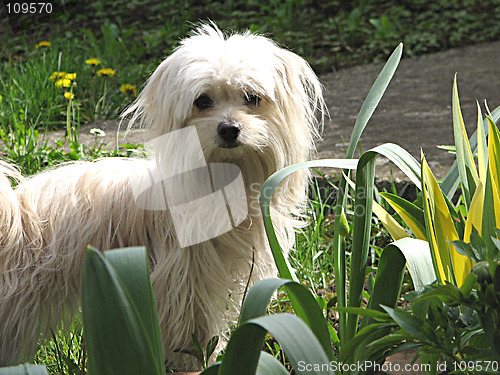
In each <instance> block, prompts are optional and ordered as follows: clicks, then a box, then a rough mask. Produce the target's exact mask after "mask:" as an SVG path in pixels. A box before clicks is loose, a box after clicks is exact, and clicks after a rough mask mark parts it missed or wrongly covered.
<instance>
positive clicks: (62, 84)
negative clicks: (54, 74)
mask: <svg viewBox="0 0 500 375" xmlns="http://www.w3.org/2000/svg"><path fill="white" fill-rule="evenodd" d="M55 85H56V87H58V88H60V87H70V86H71V80H70V79H67V78H61V79H58V80H57V81H56V83H55Z"/></svg>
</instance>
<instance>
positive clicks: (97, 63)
mask: <svg viewBox="0 0 500 375" xmlns="http://www.w3.org/2000/svg"><path fill="white" fill-rule="evenodd" d="M100 63H101V60H99V59H96V58H92V59H88V60H85V64H87V65H94V66H95V65H99V64H100Z"/></svg>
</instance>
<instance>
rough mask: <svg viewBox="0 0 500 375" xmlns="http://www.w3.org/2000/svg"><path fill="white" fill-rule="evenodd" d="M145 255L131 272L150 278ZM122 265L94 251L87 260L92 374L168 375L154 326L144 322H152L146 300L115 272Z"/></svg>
mask: <svg viewBox="0 0 500 375" xmlns="http://www.w3.org/2000/svg"><path fill="white" fill-rule="evenodd" d="M135 250H138V249H135ZM141 250H144V249H141ZM114 251H116V252H117V253H119V252H123V251H124V252H129V251H131V250H130V249H125V250H114ZM141 254H142V260H141V261H138V262H137V259H134V264H133V265H130V264H129V265H127V267H126V268H128V272H133V273H136V272H137V273H145V274H146V276H147V274H148V271H147V263H146V257H145V253H144V251H142V253H141ZM128 255H129V254H128ZM126 257H127V256H126ZM129 259H130V258H129ZM117 263H118V262H115V265H113V264H112V262H110V261H109V260H107V259H105V257H104V256H103V255H102V254H101V253H99V251H97V250H95V249H89V250H88V252H87V256H86V257H85V261H84V268H83V274H82V311H83V324H84V337H85V344H86V351H87V353H88V357H89V361H88V367H89V373H90V374H104V373H105V374H110V375H113V374H138V373H147V374H162V373H163V372H164V368H163V356H162V355H161V356H159V357H158V356H157V354H158V351H157V350H155V348H154V345H155V339H154V338H152V337H149V336H148V335H149V334H150V332H148V328H146V327H147V326H149V327H152V326H153V325H151V324H144V322H143V320H144V319H146V320H147V319H148V318H150V317H149V316H140V315H139V311H141V308H139V307H138V306H137V305H136V303H138V302H139V300H142V298H139V299H137V298H136V297H137V296H136V295H135V293H136V292H135V291H134V290H133V289H134V288H131V289H129V287H130V285H129V284H128V283H124V282H123V280H122V279H121V277H122V275H123V273H122V271H117V270H116V268H115V267H116V266H118V268H119V267H120V266H119V265H117ZM140 278H141V279H142V277H140ZM136 280H138V279H136Z"/></svg>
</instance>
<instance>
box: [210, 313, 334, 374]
mask: <svg viewBox="0 0 500 375" xmlns="http://www.w3.org/2000/svg"><path fill="white" fill-rule="evenodd" d="M266 332H269V333H270V334H271V335H273V337H274V338H275V339H276V341H278V342H279V344H280V346H281V348H282V349H283V351H284V352H285V354H286V356H287V358H288V360H289V361H290V362H291V364H292V366H294V369H295V371H296V373H297V374H333V373H332V372H331V371H300V367H299V363H298V362H299V361H304V363H310V364H314V363H326V364H327V363H329V359H328V357H327V355H326V353H325V352H324V350H323V348H322V346H321V344H320V343H319V341H318V340H317V338H316V337H315V336H314V334H313V332H312V331H311V330H310V329H309V327H308V326H307V325H306V324H305V323H304V321H303V320H302V319H300V318H298V317H297V316H295V315H291V314H276V315H272V316H261V317H259V318H255V319H251V320H249V321H247V322H246V323H245V324H242V325H241V326H239V327H238V328H237V329H236V330H235V331H234V332H233V334H232V335H231V339H230V340H229V343H228V345H227V347H226V350H225V353H224V357H223V359H222V363H221V365H220V367H219V372H218V375H234V374H235V373H237V374H238V375H254V374H255V373H256V370H257V366H258V362H259V361H260V360H259V357H260V355H261V352H260V350H261V348H262V346H263V343H264V338H265V335H266ZM298 337H299V338H300V339H299V340H298V339H297V338H298Z"/></svg>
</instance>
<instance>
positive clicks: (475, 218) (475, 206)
mask: <svg viewBox="0 0 500 375" xmlns="http://www.w3.org/2000/svg"><path fill="white" fill-rule="evenodd" d="M483 205H484V185H483V184H482V183H481V182H479V183H478V184H477V186H476V192H475V193H474V197H473V198H472V202H471V204H470V210H469V213H468V215H467V221H466V222H465V231H464V239H463V241H464V242H467V243H469V242H470V235H471V233H472V227H474V228H476V230H477V232H478V233H479V234H481V229H482V221H483Z"/></svg>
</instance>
